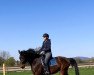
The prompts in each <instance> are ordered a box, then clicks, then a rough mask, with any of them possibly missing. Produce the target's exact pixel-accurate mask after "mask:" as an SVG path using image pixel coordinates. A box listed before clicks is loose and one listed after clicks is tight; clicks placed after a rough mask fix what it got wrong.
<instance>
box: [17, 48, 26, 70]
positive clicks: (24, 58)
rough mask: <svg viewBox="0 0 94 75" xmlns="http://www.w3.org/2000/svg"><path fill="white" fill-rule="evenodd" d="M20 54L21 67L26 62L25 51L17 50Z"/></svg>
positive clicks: (23, 66)
mask: <svg viewBox="0 0 94 75" xmlns="http://www.w3.org/2000/svg"><path fill="white" fill-rule="evenodd" d="M18 52H19V54H20V56H19V59H20V64H21V68H22V69H23V68H25V64H26V62H27V51H20V50H19V51H18Z"/></svg>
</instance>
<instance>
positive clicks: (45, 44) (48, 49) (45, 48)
mask: <svg viewBox="0 0 94 75" xmlns="http://www.w3.org/2000/svg"><path fill="white" fill-rule="evenodd" d="M41 51H45V52H51V40H50V39H48V40H46V41H43V44H42V48H41Z"/></svg>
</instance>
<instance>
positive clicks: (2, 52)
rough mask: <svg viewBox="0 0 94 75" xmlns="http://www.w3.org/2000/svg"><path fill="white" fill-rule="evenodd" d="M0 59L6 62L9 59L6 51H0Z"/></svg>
mask: <svg viewBox="0 0 94 75" xmlns="http://www.w3.org/2000/svg"><path fill="white" fill-rule="evenodd" d="M0 57H2V58H3V59H4V60H7V59H8V58H9V57H10V54H9V52H7V51H1V52H0Z"/></svg>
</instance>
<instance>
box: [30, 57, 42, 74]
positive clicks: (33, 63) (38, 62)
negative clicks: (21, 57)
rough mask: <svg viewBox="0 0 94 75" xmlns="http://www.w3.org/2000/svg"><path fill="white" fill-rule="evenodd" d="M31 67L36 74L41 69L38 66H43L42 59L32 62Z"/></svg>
mask: <svg viewBox="0 0 94 75" xmlns="http://www.w3.org/2000/svg"><path fill="white" fill-rule="evenodd" d="M29 64H30V66H31V70H32V72H35V71H36V70H37V69H38V68H40V67H39V66H38V65H40V64H41V58H40V57H39V58H35V59H34V60H33V61H32V62H29Z"/></svg>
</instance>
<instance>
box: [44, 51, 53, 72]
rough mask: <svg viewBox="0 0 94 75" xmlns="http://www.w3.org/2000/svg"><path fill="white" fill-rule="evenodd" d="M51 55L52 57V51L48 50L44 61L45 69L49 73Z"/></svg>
mask: <svg viewBox="0 0 94 75" xmlns="http://www.w3.org/2000/svg"><path fill="white" fill-rule="evenodd" d="M51 57H52V53H51V52H47V53H46V54H45V61H44V63H45V69H46V71H47V73H49V69H48V64H49V60H50V58H51Z"/></svg>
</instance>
